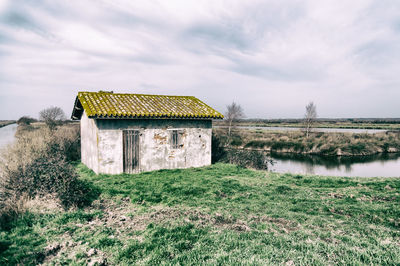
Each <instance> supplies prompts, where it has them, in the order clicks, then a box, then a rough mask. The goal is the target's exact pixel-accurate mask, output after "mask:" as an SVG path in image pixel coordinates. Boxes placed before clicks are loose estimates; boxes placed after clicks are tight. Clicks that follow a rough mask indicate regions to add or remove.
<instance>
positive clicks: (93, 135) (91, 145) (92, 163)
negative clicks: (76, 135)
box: [81, 112, 99, 173]
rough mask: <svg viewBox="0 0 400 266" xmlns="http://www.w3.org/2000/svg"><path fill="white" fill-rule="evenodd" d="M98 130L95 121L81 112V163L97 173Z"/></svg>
mask: <svg viewBox="0 0 400 266" xmlns="http://www.w3.org/2000/svg"><path fill="white" fill-rule="evenodd" d="M97 143H98V129H97V125H96V121H95V120H94V119H90V118H88V117H87V115H86V113H85V112H83V114H82V118H81V161H82V163H84V164H85V165H86V166H87V167H89V168H90V169H92V170H93V171H95V172H96V173H99V168H98V165H99V163H98V147H97Z"/></svg>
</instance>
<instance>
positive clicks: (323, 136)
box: [214, 128, 400, 156]
mask: <svg viewBox="0 0 400 266" xmlns="http://www.w3.org/2000/svg"><path fill="white" fill-rule="evenodd" d="M214 132H215V134H216V135H217V136H218V137H219V138H220V139H221V142H224V139H227V135H226V134H227V133H226V129H222V128H220V129H214ZM230 145H231V146H234V147H240V148H248V149H258V150H266V151H273V152H283V153H304V154H318V155H328V156H333V155H347V156H350V155H372V154H376V153H392V152H400V132H386V133H376V134H366V133H364V134H356V133H332V132H330V133H323V132H312V133H310V136H309V138H305V137H304V133H303V132H300V131H288V132H282V131H263V130H246V129H235V130H234V131H233V132H232V136H231V142H230Z"/></svg>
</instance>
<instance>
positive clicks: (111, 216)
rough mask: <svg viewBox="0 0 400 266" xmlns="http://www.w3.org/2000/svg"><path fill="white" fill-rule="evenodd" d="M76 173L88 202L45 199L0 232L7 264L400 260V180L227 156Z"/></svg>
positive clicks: (389, 262)
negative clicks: (255, 163)
mask: <svg viewBox="0 0 400 266" xmlns="http://www.w3.org/2000/svg"><path fill="white" fill-rule="evenodd" d="M76 169H77V171H78V173H79V174H80V176H81V178H82V179H84V180H87V181H89V182H93V183H94V185H95V186H97V187H98V188H99V190H100V191H101V195H100V197H99V198H98V199H97V200H95V201H94V202H93V205H92V206H91V207H88V208H86V209H81V210H68V211H64V210H62V209H59V208H57V207H56V205H51V204H49V203H43V201H37V202H31V203H29V204H31V205H30V206H31V208H30V211H28V212H27V213H26V214H25V215H23V216H22V218H20V219H19V220H18V221H17V222H16V223H15V224H14V226H13V227H12V228H11V229H10V230H9V231H1V232H0V263H2V264H4V263H6V264H17V263H20V264H37V263H52V264H66V263H67V264H68V263H73V262H74V263H76V264H86V263H90V262H92V263H93V262H98V263H104V262H107V263H108V264H112V265H119V264H123V265H131V264H139V265H143V264H151V265H162V264H185V265H199V264H213V265H215V264H218V265H221V264H224V265H237V264H252V265H265V264H287V265H300V264H317V265H328V264H346V265H349V264H351V265H359V264H368V265H370V264H376V265H399V264H400V205H399V204H398V203H399V201H400V195H399V191H400V179H395V178H345V177H323V176H303V175H291V174H277V173H270V172H265V171H253V170H248V169H242V168H238V167H236V166H234V165H229V164H215V165H212V166H209V167H203V168H192V169H184V170H161V171H155V172H147V173H141V174H136V175H128V174H122V175H114V176H112V175H95V174H94V173H93V172H92V171H90V170H89V169H88V168H86V167H85V166H84V165H82V164H78V165H77V166H76Z"/></svg>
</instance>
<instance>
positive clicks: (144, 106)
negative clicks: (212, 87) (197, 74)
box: [72, 91, 224, 119]
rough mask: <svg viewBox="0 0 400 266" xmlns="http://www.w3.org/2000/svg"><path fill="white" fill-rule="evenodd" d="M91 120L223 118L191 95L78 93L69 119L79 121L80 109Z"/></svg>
mask: <svg viewBox="0 0 400 266" xmlns="http://www.w3.org/2000/svg"><path fill="white" fill-rule="evenodd" d="M80 107H83V109H84V110H85V112H86V114H87V115H88V116H89V117H91V118H99V117H106V118H110V117H113V118H114V117H116V118H118V117H119V118H135V117H152V118H158V117H159V118H162V117H169V118H174V117H185V118H187V117H190V118H196V117H201V118H208V119H210V118H213V119H222V118H223V117H224V116H223V115H222V114H221V113H219V112H218V111H216V110H214V109H213V108H211V107H210V106H208V105H207V104H205V103H204V102H202V101H200V100H199V99H197V98H196V97H193V96H168V95H147V94H125V93H112V92H103V91H100V92H79V93H78V96H77V97H76V100H75V107H74V110H73V112H72V119H80V116H81V115H82V112H83V110H81V108H80Z"/></svg>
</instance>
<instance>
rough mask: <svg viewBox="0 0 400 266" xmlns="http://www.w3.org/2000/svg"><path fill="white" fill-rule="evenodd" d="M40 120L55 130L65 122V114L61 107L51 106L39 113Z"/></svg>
mask: <svg viewBox="0 0 400 266" xmlns="http://www.w3.org/2000/svg"><path fill="white" fill-rule="evenodd" d="M39 118H40V120H43V121H44V122H45V123H46V125H47V126H48V127H49V128H50V129H54V128H55V127H56V126H57V125H58V124H60V123H61V122H62V121H63V120H65V113H64V111H63V110H62V109H61V108H60V107H56V106H51V107H49V108H46V109H43V110H42V111H40V112H39Z"/></svg>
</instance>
